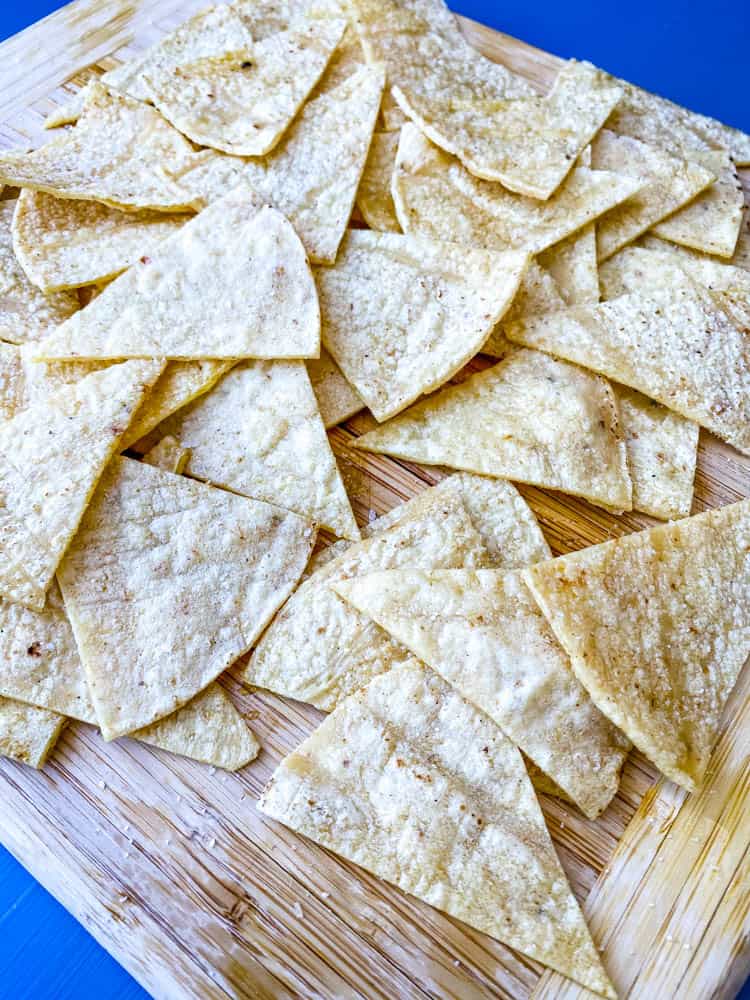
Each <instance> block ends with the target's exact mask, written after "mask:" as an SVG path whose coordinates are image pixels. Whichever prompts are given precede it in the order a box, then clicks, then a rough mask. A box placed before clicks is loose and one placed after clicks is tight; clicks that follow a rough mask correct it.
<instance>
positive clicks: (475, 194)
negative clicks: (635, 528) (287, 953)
mask: <svg viewBox="0 0 750 1000" xmlns="http://www.w3.org/2000/svg"><path fill="white" fill-rule="evenodd" d="M73 123H74V124H73ZM47 124H48V126H49V127H50V128H59V127H60V126H63V125H67V126H70V127H67V128H65V129H63V130H60V131H55V132H54V133H53V134H52V137H51V139H50V141H49V142H48V143H46V144H44V145H42V146H40V147H39V148H38V149H36V150H33V151H31V152H29V151H26V150H22V151H20V150H19V151H6V152H4V153H2V154H0V184H2V185H6V186H7V187H8V188H9V189H10V190H8V191H6V193H5V194H6V197H5V200H3V201H1V202H0V498H1V501H2V502H1V503H0V507H1V508H2V515H1V516H0V521H2V528H3V530H2V534H1V535H0V551H1V555H2V559H0V648H2V654H3V655H2V660H1V661H0V753H3V754H5V755H7V756H11V757H15V758H16V759H18V760H22V761H24V762H26V763H29V764H32V765H34V766H41V765H42V763H43V762H44V761H45V759H46V758H47V756H48V754H49V752H50V750H51V749H52V747H53V746H54V745H55V743H56V741H57V739H58V737H59V735H60V732H61V731H62V729H63V726H64V725H65V723H66V721H67V720H68V719H74V720H80V721H82V722H85V723H90V724H93V725H96V726H98V727H99V729H100V730H101V733H102V736H103V737H104V739H106V740H115V739H118V738H121V737H130V738H132V739H135V740H138V741H141V742H143V743H147V744H151V745H153V746H156V747H159V748H161V749H165V750H169V751H171V752H174V753H178V754H182V755H184V756H188V757H192V758H194V759H196V760H199V761H204V762H209V763H212V764H215V765H217V766H221V767H225V768H228V769H237V768H239V767H242V766H244V765H245V764H246V763H248V762H249V761H251V760H252V759H253V758H254V757H255V756H256V754H257V753H258V752H259V749H260V748H259V745H258V743H257V740H255V738H254V737H253V735H252V733H251V732H250V730H249V729H248V728H247V726H246V725H245V723H244V721H243V719H242V717H241V715H240V713H239V712H238V711H237V709H236V708H235V706H234V704H233V702H232V701H231V700H230V698H229V697H228V695H227V694H226V693H225V690H224V687H222V686H221V684H220V683H218V678H220V676H221V675H222V673H223V672H224V671H225V670H226V669H227V668H228V667H230V666H231V665H232V664H235V663H236V661H237V660H238V659H239V658H240V657H243V656H244V654H246V653H248V652H249V651H252V653H251V655H250V657H249V658H248V659H247V660H245V661H243V662H242V663H241V664H240V665H239V666H237V667H235V670H234V676H235V678H239V679H241V680H243V681H244V682H246V683H247V684H249V685H253V686H255V687H261V688H265V689H268V690H270V691H273V692H276V693H277V694H280V695H283V696H286V697H289V698H294V699H298V700H301V701H305V702H308V703H310V704H312V705H314V706H317V707H318V708H319V709H321V710H323V711H325V712H330V715H329V716H328V718H327V719H326V720H325V721H324V722H323V723H322V725H321V726H320V727H319V728H318V729H317V730H316V731H315V732H314V733H313V734H312V735H311V736H310V737H309V738H308V739H307V740H306V741H305V742H304V743H303V744H302V745H301V746H300V747H299V748H298V749H297V750H296V751H295V752H294V753H293V754H291V755H290V756H289V757H288V758H286V760H284V761H282V763H281V765H280V766H279V768H278V770H277V772H276V774H275V775H274V777H273V779H272V781H271V783H270V784H269V786H268V787H267V789H266V790H265V792H264V793H263V796H262V798H261V801H260V808H261V809H262V810H264V811H265V812H266V813H267V814H268V815H270V816H272V817H274V818H275V819H278V820H281V821H282V822H284V823H286V824H287V825H289V826H291V827H292V828H293V829H295V830H297V831H299V832H300V833H303V834H305V835H306V836H308V837H311V838H313V839H314V840H316V841H318V842H319V843H321V844H323V845H324V846H325V847H328V848H330V849H332V850H334V851H336V852H338V853H339V854H342V855H343V856H345V857H346V858H348V859H350V860H352V861H354V862H356V863H358V864H360V865H362V866H364V867H366V868H368V869H369V870H371V871H372V872H374V873H376V874H377V875H379V876H380V877H382V878H384V879H387V880H388V881H390V882H393V883H394V884H396V885H398V886H400V887H401V888H403V889H405V890H406V891H408V892H411V893H413V894H414V895H416V896H418V897H420V898H421V899H423V900H425V901H427V902H428V903H430V904H432V905H434V906H438V907H439V908H441V909H443V910H445V911H446V912H447V913H449V914H452V915H453V916H455V917H457V918H459V919H461V920H463V921H466V922H467V923H469V924H471V925H472V926H474V927H476V928H478V929H480V930H482V931H485V932H487V933H489V934H491V935H492V936H494V937H496V938H498V939H499V940H502V941H504V942H506V943H507V944H509V945H510V946H512V947H514V948H517V949H518V950H519V951H521V952H523V953H524V954H525V955H527V956H529V957H531V958H533V959H536V960H538V961H540V962H542V963H544V964H546V965H548V966H550V967H551V968H554V969H557V970H559V971H560V972H562V973H564V974H565V975H567V976H569V977H571V978H572V979H574V980H576V981H577V982H578V983H580V984H582V985H584V986H586V987H588V988H589V989H591V990H593V991H594V992H597V993H599V994H601V995H602V996H606V997H613V996H615V991H614V987H613V985H612V983H611V982H610V980H609V978H608V976H607V974H606V972H605V970H604V969H603V967H602V965H601V961H600V959H599V956H598V953H597V951H596V948H595V947H594V945H593V943H592V941H591V937H590V935H589V932H588V929H587V927H586V924H585V921H584V919H583V916H582V914H581V911H580V909H579V908H578V904H577V903H576V901H575V898H574V896H573V894H572V891H571V889H570V887H569V885H568V882H567V879H566V876H565V874H564V872H563V869H562V867H561V865H560V862H559V860H558V858H557V856H556V853H555V850H554V847H553V845H552V841H551V839H550V836H549V833H548V831H547V828H546V825H545V821H544V817H543V815H542V813H541V810H540V808H539V804H538V801H537V798H536V795H535V790H534V789H535V788H536V790H537V791H542V792H545V793H547V794H551V795H555V796H558V797H561V798H563V799H566V800H567V801H569V802H571V803H574V804H575V805H576V806H577V807H578V808H579V809H580V810H581V811H582V812H583V813H584V814H585V815H586V816H587V817H588V818H590V819H594V818H596V817H597V816H599V815H600V814H601V813H602V811H603V810H604V809H606V807H607V805H608V804H609V803H610V801H611V800H612V798H613V796H614V795H615V793H616V791H617V788H618V784H619V779H620V772H621V770H622V766H623V763H624V761H625V758H626V756H627V754H628V752H629V750H630V748H631V745H633V744H634V745H635V746H636V747H637V748H638V749H639V750H640V751H641V752H643V753H644V754H645V755H646V756H647V757H649V758H650V759H651V760H652V761H653V762H654V763H655V764H656V765H657V766H658V767H659V768H660V769H661V770H662V772H663V773H664V774H665V775H666V776H667V777H669V778H671V779H672V780H674V781H676V782H678V783H680V784H681V785H683V786H684V787H686V788H687V789H689V790H693V789H695V788H696V787H698V786H699V785H700V783H701V781H702V779H703V777H704V775H705V772H706V768H707V766H708V761H709V757H710V754H711V749H712V746H713V744H714V742H715V740H716V737H717V734H718V731H719V725H720V718H721V712H722V709H723V706H724V704H725V702H726V700H727V698H728V696H729V693H730V692H731V690H732V687H733V686H734V684H735V682H736V679H737V677H738V674H739V671H740V669H741V667H742V664H743V662H744V660H745V657H746V655H747V654H748V652H750V555H748V553H750V537H749V536H750V504H749V503H748V502H746V501H742V502H740V503H737V504H735V505H733V506H730V507H726V508H723V509H720V510H716V511H709V512H706V513H703V514H698V515H696V516H694V517H687V515H689V514H690V511H691V507H692V497H693V480H694V475H695V469H696V460H697V452H698V437H699V428H700V427H703V428H705V429H706V430H707V431H709V432H711V433H713V434H715V435H717V436H718V437H720V438H721V439H722V440H723V441H725V442H726V443H727V444H728V445H730V446H732V447H734V448H736V449H738V450H739V451H741V452H743V453H744V454H748V453H750V430H748V428H750V419H749V418H750V403H748V399H750V394H749V390H750V351H749V350H748V347H747V344H748V343H750V341H748V338H747V332H748V329H749V328H750V220H749V219H748V212H747V209H746V205H745V200H744V195H743V191H742V187H741V185H740V184H739V181H738V173H737V166H738V165H739V166H741V165H743V164H744V165H748V164H750V137H749V136H747V135H744V134H742V133H740V132H738V131H736V130H734V129H731V128H729V127H727V126H724V125H722V124H720V123H719V122H716V121H714V120H713V119H709V118H705V117H703V116H700V115H697V114H694V113H692V112H689V111H686V110H685V109H683V108H679V107H677V106H676V105H673V104H671V103H670V102H668V101H666V100H664V99H662V98H659V97H655V96H654V95H651V94H648V93H646V92H645V91H642V90H639V89H638V88H637V87H634V86H632V85H631V84H628V83H626V82H624V81H621V80H617V79H614V78H613V77H611V76H609V75H608V74H606V73H604V72H603V71H601V70H598V69H596V68H595V67H593V66H591V65H589V64H587V63H579V62H575V61H571V62H568V63H566V64H565V65H563V67H562V69H561V70H560V72H559V74H558V76H557V78H556V80H555V82H554V85H553V86H552V88H551V90H550V91H549V92H548V93H539V92H538V91H537V90H536V89H535V88H534V87H533V86H532V85H531V84H530V83H529V82H528V81H527V80H525V79H523V78H522V77H520V76H518V75H517V74H515V73H514V72H512V71H511V70H509V69H507V68H506V67H504V66H501V65H498V64H495V63H492V62H489V61H488V60H486V59H484V58H482V57H481V56H480V55H479V54H478V53H477V52H476V51H475V50H474V49H472V48H471V47H470V46H469V45H468V43H466V42H465V41H463V37H462V36H461V34H460V32H459V31H458V28H457V26H456V24H455V22H454V20H453V17H452V15H451V14H450V13H449V12H448V10H447V9H446V8H445V7H444V6H443V5H442V3H441V2H440V0H352V2H351V3H349V4H348V5H344V4H343V3H339V2H337V0H324V2H322V3H321V2H317V3H314V4H311V3H310V2H309V0H292V2H290V3H287V4H284V5H282V6H279V5H278V4H277V3H275V2H266V0H235V2H233V3H231V4H229V5H227V6H216V7H210V8H207V9H205V10H203V11H201V12H199V13H197V14H196V15H195V16H194V17H192V18H191V19H190V20H188V21H186V23H185V24H183V25H181V26H180V27H179V28H177V30H175V31H173V32H172V33H171V34H169V35H166V36H165V37H164V38H162V39H161V41H160V42H158V43H157V44H156V45H155V46H154V47H153V48H151V49H149V50H148V51H146V52H144V53H142V54H141V55H140V56H138V57H137V58H135V59H133V60H131V61H130V62H127V63H125V64H122V65H120V66H118V67H117V68H116V69H113V70H110V71H109V72H107V73H105V74H104V75H103V76H102V77H100V78H98V79H94V80H92V81H91V82H90V83H89V84H88V85H87V86H86V87H85V88H84V89H83V90H82V91H80V92H79V93H78V94H76V95H75V98H74V100H73V101H71V102H70V103H69V104H67V105H65V106H62V107H60V108H59V109H58V110H57V111H56V112H55V113H54V114H53V115H52V116H50V119H49V120H48V122H47ZM12 189H18V190H17V191H13V190H12ZM363 224H364V225H366V226H367V227H368V228H363ZM489 359H494V360H492V361H491V360H489ZM469 362H471V366H470V368H469V369H467V368H466V366H467V365H468V364H469ZM365 408H367V409H368V410H369V415H367V416H361V417H358V418H357V421H356V423H355V424H353V425H350V427H351V430H352V432H353V433H356V432H361V431H362V430H365V431H366V433H363V434H361V436H359V437H358V438H357V439H356V440H354V441H353V444H354V445H355V446H356V447H359V448H362V449H365V450H368V451H371V452H380V453H384V454H387V455H391V456H394V457H396V458H399V459H403V460H408V461H410V462H416V463H421V464H425V465H433V466H438V467H440V468H441V469H442V468H443V467H447V468H448V469H451V470H457V471H456V472H455V474H453V475H448V476H446V477H445V478H441V480H440V481H439V483H438V485H437V486H434V487H432V488H430V489H426V490H425V491H424V492H423V493H422V494H420V495H419V496H418V497H416V498H414V499H412V500H410V501H409V502H407V503H404V504H402V505H401V506H399V507H397V508H395V509H394V510H392V511H390V512H389V513H387V514H384V515H383V516H381V517H380V518H377V519H376V520H374V521H372V522H371V523H368V524H367V526H366V528H364V529H360V527H359V526H358V524H357V521H356V520H355V517H354V512H353V510H352V506H351V504H350V500H349V497H348V495H347V490H346V487H345V483H344V480H343V478H342V476H341V473H340V470H339V468H338V466H337V463H336V459H335V456H334V454H333V451H332V450H331V447H330V444H329V440H328V437H327V435H326V429H327V428H330V427H333V426H335V425H336V424H339V423H341V422H342V421H344V420H347V419H348V418H350V417H352V416H353V415H354V414H357V413H358V412H359V411H360V410H363V409H365ZM123 452H126V454H123ZM437 475H438V476H439V477H442V476H443V473H442V471H439V472H438V473H437ZM508 480H514V481H516V482H521V483H529V484H533V485H535V486H538V487H542V488H545V489H549V490H555V491H560V492H562V493H566V494H570V495H572V496H575V497H580V498H583V499H584V500H586V501H589V502H590V503H592V504H595V505H598V506H599V507H602V508H605V509H606V510H609V511H613V512H622V511H631V510H636V511H641V512H643V513H645V514H647V515H650V516H652V517H654V518H658V519H661V520H664V521H669V520H670V519H673V518H683V520H680V521H678V522H677V523H671V524H665V525H656V526H654V527H651V528H648V529H647V530H645V531H643V532H640V533H638V534H632V535H629V536H626V537H624V538H620V539H618V540H615V541H611V542H608V543H606V544H604V545H598V546H593V547H591V548H588V549H585V550H582V551H581V552H577V553H573V554H571V555H567V556H562V557H560V558H557V559H552V558H551V552H550V549H549V547H548V545H547V542H546V541H545V539H544V537H543V535H542V533H541V531H540V529H539V526H538V524H537V522H536V519H535V518H534V515H533V514H532V512H531V510H530V509H529V507H528V506H527V505H526V503H525V501H524V500H523V499H522V498H521V496H520V494H519V493H518V492H517V491H516V489H515V487H514V486H512V485H511V483H510V482H509V481H508ZM360 513H361V512H360ZM319 528H322V529H325V530H326V532H327V533H328V539H327V540H328V541H330V540H331V538H330V536H333V537H334V538H336V539H338V540H337V541H335V543H334V544H332V545H330V546H328V547H319V548H318V549H316V550H315V552H314V553H313V548H314V545H315V541H316V534H317V531H318V529H319ZM311 557H312V558H311Z"/></svg>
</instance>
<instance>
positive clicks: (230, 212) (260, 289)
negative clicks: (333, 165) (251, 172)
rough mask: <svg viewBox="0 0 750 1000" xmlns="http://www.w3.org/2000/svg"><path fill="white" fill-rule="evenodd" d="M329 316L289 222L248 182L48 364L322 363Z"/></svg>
mask: <svg viewBox="0 0 750 1000" xmlns="http://www.w3.org/2000/svg"><path fill="white" fill-rule="evenodd" d="M319 349H320V314H319V310H318V300H317V295H316V292H315V284H314V282H313V278H312V274H311V273H310V268H309V266H308V264H307V260H306V257H305V251H304V250H303V248H302V244H301V243H300V241H299V239H298V237H297V234H296V233H295V232H294V230H293V229H292V227H291V225H290V224H289V222H287V220H286V219H285V218H284V216H283V215H281V213H280V212H277V211H276V209H273V208H270V207H268V206H266V205H263V204H262V203H260V202H259V200H258V198H257V196H256V195H255V194H254V193H253V192H252V190H251V189H250V188H249V187H247V186H246V185H244V184H240V185H238V186H237V187H236V188H235V189H234V190H233V191H231V192H230V193H229V194H228V195H225V197H224V198H221V199H219V201H216V202H214V203H213V204H212V205H210V206H209V208H206V209H204V210H203V211H202V212H201V214H200V215H198V216H197V217H196V218H195V219H192V220H191V221H190V222H188V223H186V224H185V225H184V226H183V227H182V228H181V229H179V230H178V231H177V232H176V233H175V234H174V235H173V236H171V237H169V239H167V240H165V241H164V242H163V243H162V244H161V245H160V246H159V247H158V248H157V250H156V251H155V252H154V253H153V254H152V256H151V257H145V258H142V260H141V261H139V262H138V263H137V264H136V265H135V266H134V267H132V268H130V270H128V271H126V272H125V274H123V275H122V276H121V277H119V278H116V279H115V280H114V281H113V282H112V283H111V284H110V285H107V287H106V288H105V289H104V291H103V292H102V293H101V295H99V296H98V297H97V298H96V299H95V300H94V301H93V302H91V303H90V304H89V305H88V306H87V307H86V308H85V309H82V310H81V311H80V312H79V313H77V314H76V315H75V316H73V317H72V318H71V319H70V320H68V321H67V322H66V323H63V324H62V325H61V326H59V327H58V328H57V329H56V330H55V331H54V333H52V334H50V335H49V336H48V337H47V338H46V340H44V341H42V343H41V344H39V350H38V354H37V356H38V358H39V359H41V360H49V359H52V358H92V359H106V358H112V359H114V358H127V357H168V358H173V359H176V360H186V361H188V360H191V359H203V358H217V359H218V358H240V357H271V358H273V357H277V358H294V357H315V356H316V355H317V354H318V352H319Z"/></svg>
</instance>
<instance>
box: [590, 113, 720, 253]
mask: <svg viewBox="0 0 750 1000" xmlns="http://www.w3.org/2000/svg"><path fill="white" fill-rule="evenodd" d="M591 154H592V163H593V166H594V168H595V169H600V170H611V171H614V172H616V173H619V174H622V175H624V176H626V177H631V178H632V179H633V180H634V181H639V182H640V184H641V188H640V190H639V191H637V192H636V193H635V194H634V195H632V196H631V197H630V198H628V199H627V201H624V202H623V203H622V204H621V205H618V206H617V208H614V209H612V210H611V211H609V212H608V213H607V214H606V215H605V216H604V217H603V218H601V219H599V220H598V222H597V224H596V241H597V246H598V254H599V260H600V261H602V260H606V259H607V257H611V256H612V254H613V253H616V252H617V251H618V250H619V249H620V248H621V247H623V246H625V245H626V244H627V243H632V241H633V240H635V239H637V238H638V237H639V236H640V235H641V233H645V232H646V230H647V229H650V228H651V227H652V226H653V225H654V224H655V223H657V222H659V221H660V220H661V219H664V218H666V217H667V216H668V215H671V214H672V213H673V212H675V211H676V210H677V209H678V208H681V207H682V206H683V205H686V204H687V203H688V202H689V201H692V199H693V198H695V196H696V195H697V194H699V193H700V192H701V191H703V190H705V189H706V188H708V187H709V186H710V185H711V184H713V182H714V180H715V179H716V175H715V174H713V173H711V172H710V171H709V170H706V169H704V168H703V167H701V166H700V165H699V164H697V163H694V162H692V161H690V160H683V159H680V158H678V157H676V156H670V154H669V153H666V152H665V151H664V150H662V149H659V148H657V147H656V146H648V145H646V143H643V142H638V140H637V139H631V138H629V137H628V136H622V135H615V133H614V132H609V131H607V129H603V130H602V131H601V132H600V133H599V135H598V136H597V137H596V139H594V141H593V143H592V144H591Z"/></svg>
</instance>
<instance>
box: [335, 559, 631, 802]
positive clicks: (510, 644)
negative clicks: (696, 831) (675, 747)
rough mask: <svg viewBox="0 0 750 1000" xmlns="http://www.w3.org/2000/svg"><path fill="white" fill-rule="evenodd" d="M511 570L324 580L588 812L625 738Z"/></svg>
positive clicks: (612, 787)
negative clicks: (577, 674)
mask: <svg viewBox="0 0 750 1000" xmlns="http://www.w3.org/2000/svg"><path fill="white" fill-rule="evenodd" d="M520 574H521V571H520V570H516V571H514V572H512V573H507V574H506V573H504V572H502V571H498V570H489V569H486V570H483V569H480V570H464V569H453V570H432V571H424V570H417V569H400V570H392V571H390V572H385V573H371V574H368V575H367V576H361V577H356V578H354V579H350V580H337V581H333V583H332V584H331V586H332V587H333V589H334V590H335V591H336V593H337V594H339V595H340V596H341V597H343V598H344V599H345V600H347V601H348V602H349V603H350V604H352V605H354V607H355V608H357V610H358V611H361V612H362V613H363V614H365V615H367V617H368V618H372V620H373V621H375V622H376V623H377V624H378V625H379V626H380V627H381V628H383V629H385V631H386V632H388V634H389V635H390V636H392V637H393V638H394V639H395V640H396V641H397V642H399V643H401V644H402V645H404V646H406V648H407V649H408V650H409V651H410V652H412V653H414V655H415V656H418V657H419V659H420V660H422V661H423V662H424V663H426V664H427V665H428V666H429V667H432V669H433V670H436V671H437V673H439V674H440V676H441V677H442V678H443V679H444V680H446V681H447V682H448V683H449V684H450V685H451V686H452V687H454V688H455V689H456V690H457V691H458V692H459V693H460V694H462V695H463V696H464V697H465V698H467V699H468V700H469V701H470V702H472V704H474V705H476V707H477V708H479V709H481V711H482V712H484V713H485V715H488V716H489V717H490V719H492V720H493V722H496V723H497V725H498V726H500V728H501V729H502V730H503V732H504V733H505V735H506V736H507V737H508V738H509V739H511V740H513V742H514V743H515V744H516V745H517V746H518V747H519V748H520V749H521V750H523V752H524V753H525V754H526V755H527V756H528V757H530V758H531V760H533V761H534V763H535V764H536V765H537V766H538V767H540V768H541V769H542V770H543V771H544V772H545V774H547V775H548V776H549V777H550V778H552V780H553V781H554V782H555V783H556V784H557V785H558V787H559V788H561V789H562V790H563V791H564V792H565V793H566V794H567V795H568V796H569V797H570V798H571V799H572V800H573V801H574V802H575V803H576V804H577V805H578V806H579V807H580V809H581V810H582V811H583V812H584V813H585V814H586V815H587V816H588V817H589V819H595V818H596V817H597V816H598V815H599V813H601V812H602V811H603V810H604V809H606V807H607V806H608V805H609V803H610V801H611V799H612V797H613V795H614V794H615V792H616V791H617V786H618V785H619V782H620V771H621V769H622V765H623V763H624V762H625V757H626V756H627V753H628V750H629V749H630V744H629V743H628V741H627V740H626V739H625V738H624V737H623V736H622V734H621V733H620V732H619V731H618V730H617V729H616V728H615V727H614V726H613V725H612V724H611V722H609V720H608V719H607V718H606V717H605V716H603V715H602V714H601V712H600V711H599V710H598V708H596V706H595V705H594V703H593V702H592V701H591V699H590V698H589V697H588V695H587V693H586V691H585V689H584V688H583V687H582V686H581V684H580V683H579V681H578V680H577V679H576V677H575V674H574V673H573V671H572V670H571V667H570V661H569V660H568V657H567V656H566V654H565V652H564V651H563V649H562V647H561V646H559V645H558V643H557V642H556V640H555V637H554V635H553V634H552V632H551V630H550V628H549V626H548V624H547V622H546V621H545V619H544V616H543V615H542V613H541V612H540V611H539V608H538V607H537V606H536V604H535V602H534V599H533V598H532V596H531V594H530V593H529V591H528V589H527V588H526V585H525V584H524V582H523V580H522V579H521V575H520Z"/></svg>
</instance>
